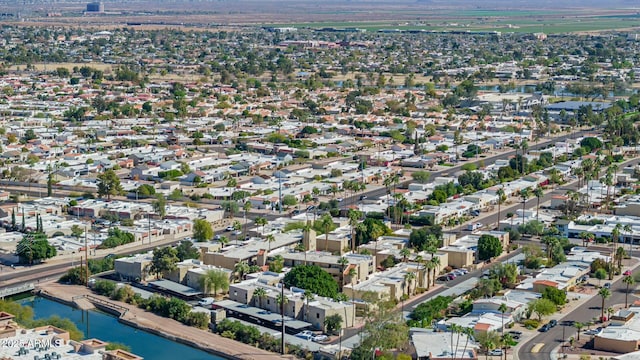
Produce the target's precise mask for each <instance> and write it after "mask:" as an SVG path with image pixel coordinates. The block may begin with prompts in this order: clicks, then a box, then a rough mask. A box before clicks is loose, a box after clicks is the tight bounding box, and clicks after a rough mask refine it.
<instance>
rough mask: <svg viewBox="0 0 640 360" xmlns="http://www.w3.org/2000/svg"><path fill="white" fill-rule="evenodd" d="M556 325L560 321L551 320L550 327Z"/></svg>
mask: <svg viewBox="0 0 640 360" xmlns="http://www.w3.org/2000/svg"><path fill="white" fill-rule="evenodd" d="M556 325H558V321H557V320H551V321H549V326H550V327H555V326H556Z"/></svg>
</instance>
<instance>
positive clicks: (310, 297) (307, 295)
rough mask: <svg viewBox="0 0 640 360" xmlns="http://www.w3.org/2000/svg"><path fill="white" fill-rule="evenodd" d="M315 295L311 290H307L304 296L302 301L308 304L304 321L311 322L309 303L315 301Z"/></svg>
mask: <svg viewBox="0 0 640 360" xmlns="http://www.w3.org/2000/svg"><path fill="white" fill-rule="evenodd" d="M315 297H316V296H315V294H314V293H312V292H311V291H309V290H305V291H304V294H302V299H303V300H304V301H305V302H306V303H307V306H306V308H305V309H304V310H305V312H304V321H307V322H308V321H309V301H313V299H315Z"/></svg>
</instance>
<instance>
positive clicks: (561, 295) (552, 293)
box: [542, 287, 567, 306]
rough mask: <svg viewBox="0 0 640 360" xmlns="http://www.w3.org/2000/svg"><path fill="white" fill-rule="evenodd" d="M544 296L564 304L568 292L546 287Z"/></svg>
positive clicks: (558, 303) (558, 304)
mask: <svg viewBox="0 0 640 360" xmlns="http://www.w3.org/2000/svg"><path fill="white" fill-rule="evenodd" d="M542 298H543V299H549V300H551V301H552V302H553V303H554V304H556V305H557V306H562V305H564V304H565V303H566V302H567V293H566V292H564V291H563V290H560V289H556V288H552V287H545V288H544V290H543V291H542Z"/></svg>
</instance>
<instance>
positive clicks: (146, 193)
mask: <svg viewBox="0 0 640 360" xmlns="http://www.w3.org/2000/svg"><path fill="white" fill-rule="evenodd" d="M136 193H137V195H138V196H139V197H141V198H147V197H150V196H153V195H155V194H156V189H155V188H154V187H153V186H151V185H149V184H142V185H140V186H139V187H138V189H137V190H136Z"/></svg>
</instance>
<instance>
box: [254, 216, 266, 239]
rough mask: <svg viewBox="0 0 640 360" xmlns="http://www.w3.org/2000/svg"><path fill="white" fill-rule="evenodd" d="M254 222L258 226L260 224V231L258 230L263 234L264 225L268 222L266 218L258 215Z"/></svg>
mask: <svg viewBox="0 0 640 360" xmlns="http://www.w3.org/2000/svg"><path fill="white" fill-rule="evenodd" d="M255 223H256V225H258V226H260V227H261V228H262V231H260V234H261V235H264V227H265V225H267V223H268V221H267V219H265V218H263V217H262V216H259V217H257V218H256V220H255Z"/></svg>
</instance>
